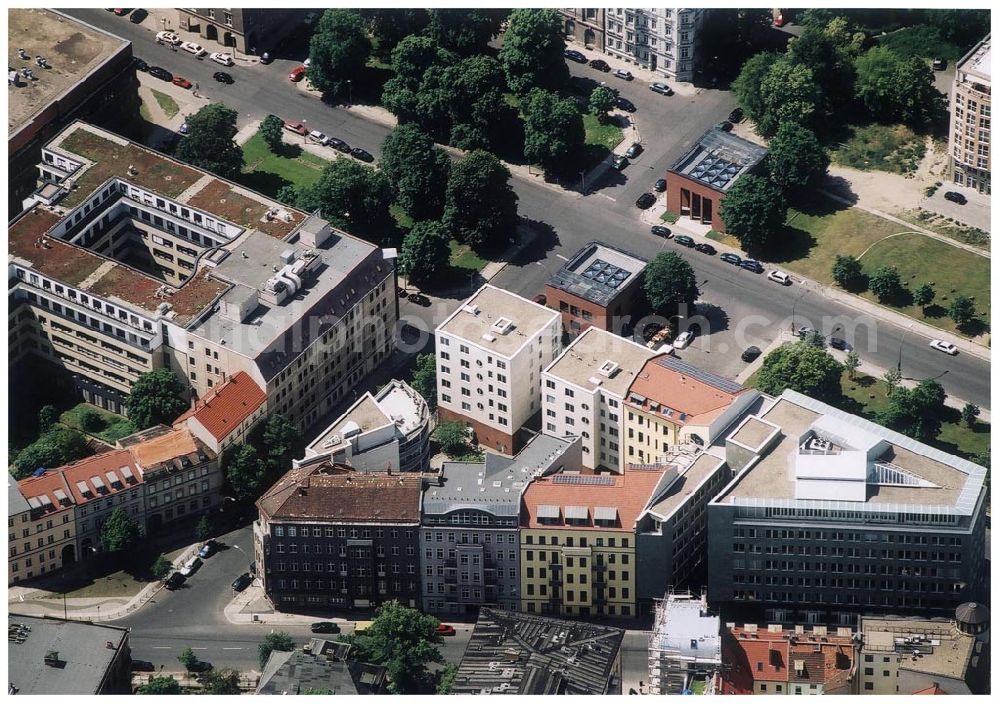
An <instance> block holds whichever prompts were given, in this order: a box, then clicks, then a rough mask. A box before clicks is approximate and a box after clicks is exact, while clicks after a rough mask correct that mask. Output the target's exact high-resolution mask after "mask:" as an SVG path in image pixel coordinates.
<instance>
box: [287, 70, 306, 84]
mask: <svg viewBox="0 0 1000 704" xmlns="http://www.w3.org/2000/svg"><path fill="white" fill-rule="evenodd" d="M305 75H306V67H305V66H296V67H295V68H293V69H292V72H291V73H289V74H288V80H290V81H291V82H292V83H298V82H299V81H301V80H302V79H303V78H305Z"/></svg>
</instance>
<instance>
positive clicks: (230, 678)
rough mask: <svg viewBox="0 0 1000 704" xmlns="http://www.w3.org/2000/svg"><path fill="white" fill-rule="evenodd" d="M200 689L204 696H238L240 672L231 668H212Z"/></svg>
mask: <svg viewBox="0 0 1000 704" xmlns="http://www.w3.org/2000/svg"><path fill="white" fill-rule="evenodd" d="M202 687H203V688H204V692H205V693H206V694H240V672H239V670H236V669H234V668H232V667H222V668H219V669H215V668H212V669H211V670H209V671H208V673H207V674H206V675H205V681H204V683H203V684H202Z"/></svg>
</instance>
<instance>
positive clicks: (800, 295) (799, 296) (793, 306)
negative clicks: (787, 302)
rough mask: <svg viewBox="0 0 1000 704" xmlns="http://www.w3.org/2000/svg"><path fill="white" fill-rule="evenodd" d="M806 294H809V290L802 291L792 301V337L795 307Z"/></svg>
mask: <svg viewBox="0 0 1000 704" xmlns="http://www.w3.org/2000/svg"><path fill="white" fill-rule="evenodd" d="M807 293H809V289H805V290H804V291H802V293H800V294H799V295H798V296H796V297H795V300H794V301H792V325H791V327H792V334H793V335H794V334H795V306H796V304H798V302H799V301H800V300H801V299H802V297H803V296H805V295H806V294H807Z"/></svg>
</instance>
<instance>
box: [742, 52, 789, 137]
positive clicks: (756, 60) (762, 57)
mask: <svg viewBox="0 0 1000 704" xmlns="http://www.w3.org/2000/svg"><path fill="white" fill-rule="evenodd" d="M779 56H780V54H777V53H775V52H773V51H768V52H761V53H759V54H754V55H753V56H751V57H750V58H749V59H747V61H746V62H745V63H744V64H743V68H741V69H740V75H739V76H737V77H736V80H734V81H733V83H732V89H733V94H734V95H735V96H736V100H737V101H738V102H739V104H740V107H742V108H743V112H744V113H745V114H746V116H747V118H748V119H749V120H751V121H752V122H754V123H755V124H760V121H761V120H762V119H763V117H764V114H765V112H766V111H767V107H766V105H765V104H764V98H763V95H762V93H761V90H760V86H761V84H762V83H763V82H764V78H765V77H766V76H767V72H768V71H770V70H771V66H773V65H774V63H775V62H776V61H777V60H778V57H779Z"/></svg>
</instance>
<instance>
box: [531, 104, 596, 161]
mask: <svg viewBox="0 0 1000 704" xmlns="http://www.w3.org/2000/svg"><path fill="white" fill-rule="evenodd" d="M521 109H522V113H523V114H524V158H525V159H527V160H528V162H529V163H533V164H541V165H542V167H544V168H545V170H546V171H548V172H552V173H557V172H565V171H566V170H567V169H571V168H573V166H574V165H575V164H576V162H577V160H578V158H579V155H580V154H581V153H582V152H583V145H584V141H585V139H586V131H585V130H584V127H583V116H582V115H581V114H580V108H579V106H578V105H577V103H576V101H575V100H573V99H572V98H562V97H560V96H559V95H558V94H557V93H553V92H551V91H546V90H542V89H541V88H534V89H532V91H531V92H530V93H529V94H528V98H527V100H526V101H525V102H524V103H522V105H521Z"/></svg>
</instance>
